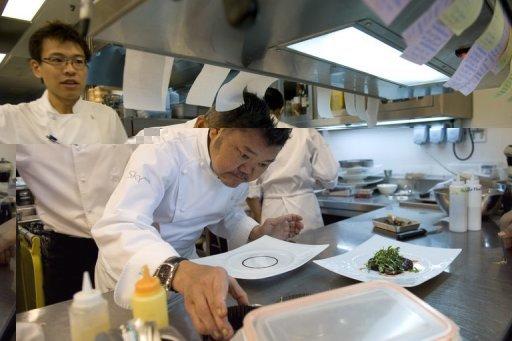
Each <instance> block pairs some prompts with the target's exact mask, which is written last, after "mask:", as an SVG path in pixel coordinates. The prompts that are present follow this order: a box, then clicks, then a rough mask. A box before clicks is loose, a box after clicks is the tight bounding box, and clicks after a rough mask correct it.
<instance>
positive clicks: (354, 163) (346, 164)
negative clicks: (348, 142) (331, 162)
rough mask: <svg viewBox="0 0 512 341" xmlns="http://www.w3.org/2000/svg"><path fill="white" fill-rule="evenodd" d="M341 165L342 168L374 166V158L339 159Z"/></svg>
mask: <svg viewBox="0 0 512 341" xmlns="http://www.w3.org/2000/svg"><path fill="white" fill-rule="evenodd" d="M338 162H339V164H340V167H342V168H352V167H367V168H370V167H373V160H372V159H356V160H341V161H338Z"/></svg>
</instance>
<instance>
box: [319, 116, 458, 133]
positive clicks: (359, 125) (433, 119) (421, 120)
mask: <svg viewBox="0 0 512 341" xmlns="http://www.w3.org/2000/svg"><path fill="white" fill-rule="evenodd" d="M449 120H453V118H452V117H426V118H414V119H410V120H393V121H382V122H377V126H389V125H400V124H414V123H425V122H438V121H449ZM366 126H367V124H366V123H354V124H344V125H337V126H324V127H317V129H318V130H345V129H352V128H362V127H366Z"/></svg>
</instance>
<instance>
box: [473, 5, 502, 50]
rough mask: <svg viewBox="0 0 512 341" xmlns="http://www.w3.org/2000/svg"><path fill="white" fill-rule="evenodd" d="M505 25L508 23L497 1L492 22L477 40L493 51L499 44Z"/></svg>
mask: <svg viewBox="0 0 512 341" xmlns="http://www.w3.org/2000/svg"><path fill="white" fill-rule="evenodd" d="M505 25H508V24H507V23H506V21H505V16H504V15H503V10H502V8H501V5H500V3H499V2H496V6H495V8H494V14H493V16H492V19H491V22H490V23H489V25H488V26H487V28H486V29H485V31H484V33H482V35H481V36H480V37H479V38H478V39H477V40H476V42H477V43H478V44H480V45H481V46H482V47H483V48H484V49H486V50H487V51H491V50H492V49H494V48H495V47H496V46H497V45H498V44H499V42H500V40H501V37H502V33H503V26H505Z"/></svg>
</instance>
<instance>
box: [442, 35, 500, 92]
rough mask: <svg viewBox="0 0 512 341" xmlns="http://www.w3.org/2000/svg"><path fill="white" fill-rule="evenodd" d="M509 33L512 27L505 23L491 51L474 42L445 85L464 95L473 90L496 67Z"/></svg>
mask: <svg viewBox="0 0 512 341" xmlns="http://www.w3.org/2000/svg"><path fill="white" fill-rule="evenodd" d="M509 34H510V27H509V26H508V25H504V26H503V33H502V37H501V40H500V42H499V43H498V45H497V46H496V47H495V48H494V49H492V50H491V51H487V50H486V49H485V48H484V47H483V46H481V45H480V44H479V43H478V42H476V43H475V44H473V46H472V47H471V49H470V50H469V52H468V55H467V56H466V58H465V59H464V60H463V61H462V63H461V64H460V65H459V68H458V69H457V71H456V72H455V73H454V75H453V76H452V78H450V80H448V82H446V83H445V84H444V86H446V87H451V88H452V89H455V90H458V91H460V92H461V93H462V94H464V95H468V94H470V93H471V92H473V91H474V90H475V89H476V87H477V86H478V83H480V81H481V80H482V78H483V77H484V76H485V75H486V74H487V73H488V72H489V71H490V70H493V69H495V68H496V65H497V63H498V60H499V56H500V55H501V53H502V52H503V51H504V50H505V47H506V44H507V43H508V38H509Z"/></svg>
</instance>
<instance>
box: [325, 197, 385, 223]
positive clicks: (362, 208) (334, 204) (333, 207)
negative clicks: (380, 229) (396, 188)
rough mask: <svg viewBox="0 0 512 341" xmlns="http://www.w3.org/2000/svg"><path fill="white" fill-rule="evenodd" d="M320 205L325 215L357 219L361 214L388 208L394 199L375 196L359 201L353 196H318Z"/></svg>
mask: <svg viewBox="0 0 512 341" xmlns="http://www.w3.org/2000/svg"><path fill="white" fill-rule="evenodd" d="M318 203H319V204H320V208H321V210H322V213H323V214H329V215H335V216H341V217H355V216H358V215H360V214H361V213H365V212H370V211H373V210H377V209H379V208H383V207H386V206H388V205H391V204H393V203H394V201H393V200H392V199H389V197H388V196H384V195H380V194H379V195H374V196H373V197H372V198H370V199H358V198H354V197H353V196H350V197H338V196H330V195H320V196H318Z"/></svg>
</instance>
